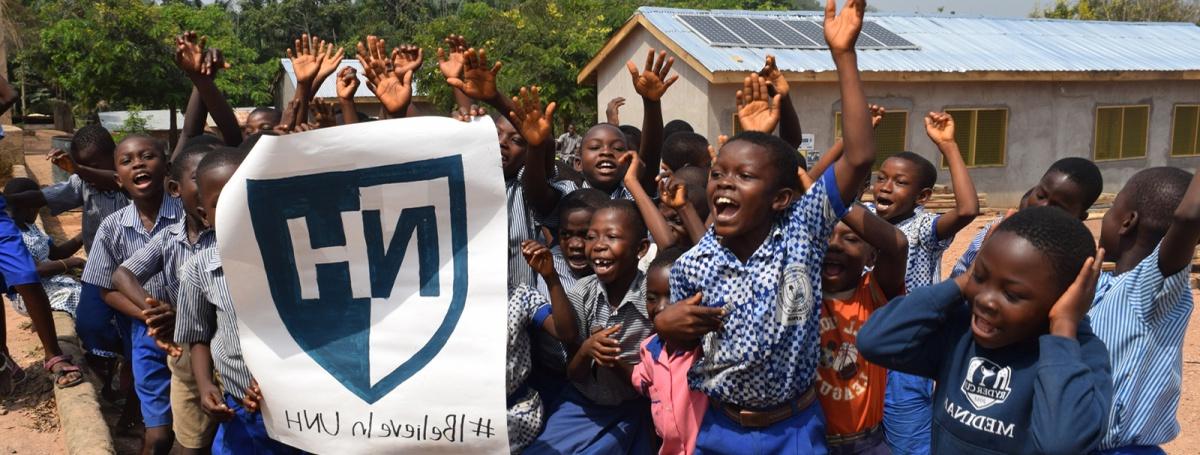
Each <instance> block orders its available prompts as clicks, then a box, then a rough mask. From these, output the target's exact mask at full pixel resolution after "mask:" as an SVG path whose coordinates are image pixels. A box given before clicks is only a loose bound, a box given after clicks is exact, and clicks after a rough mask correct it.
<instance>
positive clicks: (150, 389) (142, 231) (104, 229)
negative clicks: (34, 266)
mask: <svg viewBox="0 0 1200 455" xmlns="http://www.w3.org/2000/svg"><path fill="white" fill-rule="evenodd" d="M183 217H184V214H183V205H182V204H181V203H180V202H179V199H178V198H174V197H170V196H167V195H164V196H163V200H162V203H161V205H159V208H158V217H157V218H156V219H155V221H154V226H153V227H152V228H151V229H150V230H149V231H147V230H146V228H145V226H144V225H143V224H142V220H141V219H140V217H139V216H138V210H137V207H136V206H134V205H128V206H126V207H125V208H123V209H121V210H118V211H117V212H116V213H113V214H112V215H110V216H109V217H108V218H105V219H104V222H102V223H100V227H99V229H98V230H97V231H96V238H95V244H94V246H95V248H92V251H90V252H89V253H88V263H87V266H85V267H84V269H83V282H84V283H88V284H91V285H92V286H96V287H97V288H99V289H113V284H112V276H113V272H115V271H116V270H117V267H119V266H120V265H121V263H122V262H124V261H125V260H126V259H129V258H130V257H132V256H133V255H134V253H137V251H138V250H140V249H142V247H144V246H146V244H147V243H149V242H150V239H151V238H152V237H153V236H154V235H155V234H158V233H159V232H161V231H164V230H166V229H167V227H168V226H170V225H171V224H173V223H175V222H178V221H179V220H182V219H183ZM142 287H143V288H145V289H146V292H148V293H149V294H150V295H151V296H152V297H154V298H156V299H158V300H167V299H168V298H169V294H170V289H169V288H168V287H167V284H166V281H165V280H164V279H163V277H162V275H161V274H160V275H155V276H154V277H153V278H151V279H150V280H148V281H146V282H145V283H143V284H142ZM81 305H82V303H81ZM121 319H125V320H128V318H124V317H121ZM128 328H129V331H128V332H127V337H126V345H127V347H128V349H129V352H130V357H129V359H130V362H131V364H132V366H133V381H134V389H135V390H136V391H137V394H138V399H139V400H140V401H141V406H142V418H143V420H144V421H145V424H146V427H147V428H151V427H159V426H165V425H170V424H171V390H170V388H171V371H170V370H169V369H168V367H167V353H166V352H164V351H163V350H162V349H160V348H159V347H158V345H156V344H155V343H154V337H151V336H150V335H149V334H147V333H146V330H147V328H146V324H145V323H143V322H141V321H137V320H128Z"/></svg>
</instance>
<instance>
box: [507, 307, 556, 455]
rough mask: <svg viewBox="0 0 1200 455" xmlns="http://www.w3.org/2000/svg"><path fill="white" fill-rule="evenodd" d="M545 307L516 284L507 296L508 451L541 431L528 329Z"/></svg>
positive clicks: (539, 399) (518, 448)
mask: <svg viewBox="0 0 1200 455" xmlns="http://www.w3.org/2000/svg"><path fill="white" fill-rule="evenodd" d="M544 306H550V302H549V301H548V300H546V299H545V298H543V297H542V296H541V294H539V293H538V292H537V291H536V290H534V289H532V288H530V287H528V286H519V287H517V288H516V289H514V290H513V292H512V296H511V297H509V299H508V362H507V364H506V366H507V367H508V368H507V369H506V370H505V373H506V374H505V380H506V381H505V384H506V390H505V393H506V394H507V395H508V400H507V401H508V449H509V452H511V453H521V450H523V449H524V448H525V447H526V446H528V445H529V444H530V443H531V442H533V438H535V437H537V435H538V433H540V432H541V431H542V424H543V423H544V422H543V421H544V416H543V414H542V397H541V395H539V394H538V391H537V390H535V389H533V388H531V387H529V384H528V380H529V375H530V372H532V371H533V359H532V358H531V356H530V346H531V343H530V334H529V332H530V330H537V329H538V327H535V326H534V323H535V321H536V319H535V317H534V315H535V314H537V312H538V310H539V309H540V308H542V307H544ZM541 322H545V319H542V321H541ZM538 325H539V326H540V323H539V324H538Z"/></svg>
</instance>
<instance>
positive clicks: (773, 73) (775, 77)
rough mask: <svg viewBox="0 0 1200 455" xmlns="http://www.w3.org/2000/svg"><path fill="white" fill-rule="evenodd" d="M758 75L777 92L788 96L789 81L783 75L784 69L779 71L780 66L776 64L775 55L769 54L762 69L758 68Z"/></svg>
mask: <svg viewBox="0 0 1200 455" xmlns="http://www.w3.org/2000/svg"><path fill="white" fill-rule="evenodd" d="M758 76H759V77H761V78H763V81H764V82H766V83H767V85H769V86H771V87H773V88H774V89H775V93H776V94H779V95H784V96H787V94H788V89H789V87H788V81H787V78H785V77H783V71H779V67H778V66H775V56H774V55H767V62H766V63H765V64H763V67H762V69H761V70H758Z"/></svg>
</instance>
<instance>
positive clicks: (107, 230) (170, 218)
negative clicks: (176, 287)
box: [83, 196, 184, 301]
mask: <svg viewBox="0 0 1200 455" xmlns="http://www.w3.org/2000/svg"><path fill="white" fill-rule="evenodd" d="M183 216H184V215H183V205H182V204H180V202H179V199H178V198H173V197H170V196H165V197H163V201H162V205H161V206H159V208H158V219H157V220H156V221H155V223H154V228H153V229H151V230H150V231H146V228H145V227H144V226H143V225H142V220H141V219H140V218H139V216H138V211H137V207H136V206H134V205H133V204H130V205H128V206H126V207H125V208H123V209H121V210H118V211H117V212H116V213H113V214H112V215H109V216H108V218H105V219H104V222H103V223H100V228H99V229H97V230H96V243H95V244H94V245H93V246H94V248H92V250H91V251H89V252H88V261H87V266H85V267H84V268H83V282H84V283H88V284H91V285H94V286H97V287H101V288H104V289H113V284H112V276H113V272H116V271H117V267H118V266H120V265H121V263H123V262H125V260H126V259H129V258H131V257H133V255H134V253H137V251H138V250H140V249H142V247H144V246H146V244H147V243H150V239H151V238H152V237H154V235H155V234H158V233H159V232H162V231H165V230H166V229H167V227H169V226H171V225H172V224H174V223H175V222H176V221H179V220H182V219H183ZM142 287H143V288H145V289H146V292H147V293H149V294H150V295H151V296H152V297H154V298H156V299H159V300H162V301H168V299H170V292H171V291H170V289H169V288H168V287H167V282H166V280H165V279H164V278H163V276H162V275H161V274H160V275H155V276H154V277H153V278H151V279H150V280H148V281H146V282H145V283H142Z"/></svg>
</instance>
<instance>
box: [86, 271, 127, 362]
mask: <svg viewBox="0 0 1200 455" xmlns="http://www.w3.org/2000/svg"><path fill="white" fill-rule="evenodd" d="M81 284H82V285H83V286H82V289H81V290H80V292H79V307H78V308H76V309H75V332H76V333H78V334H79V341H82V342H83V348H84V349H87V350H88V353H90V354H93V355H96V356H100V357H107V358H113V357H116V356H117V353H118V352H120V353H123V354H125V357H126V358H128V357H129V350H130V348H131V346H130V345H129V343H128V342H126V340H128V339H129V321H128V318H125V317H123V315H120V314H117V312H116V311H115V310H113V309H112V307H110V306H108V304H107V303H104V299H103V298H101V297H100V288H99V287H97V286H96V285H94V284H91V283H81Z"/></svg>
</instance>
